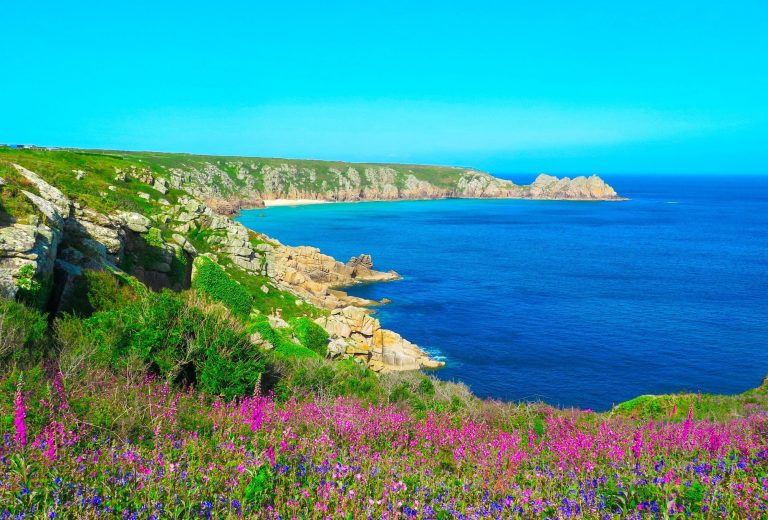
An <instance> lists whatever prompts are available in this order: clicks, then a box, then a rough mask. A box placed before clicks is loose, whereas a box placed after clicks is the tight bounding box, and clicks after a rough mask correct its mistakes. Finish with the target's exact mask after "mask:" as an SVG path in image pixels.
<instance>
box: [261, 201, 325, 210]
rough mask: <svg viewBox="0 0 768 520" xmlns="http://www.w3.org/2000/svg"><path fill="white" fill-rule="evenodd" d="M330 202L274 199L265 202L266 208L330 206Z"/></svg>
mask: <svg viewBox="0 0 768 520" xmlns="http://www.w3.org/2000/svg"><path fill="white" fill-rule="evenodd" d="M330 202H331V201H329V200H317V199H272V200H266V199H265V200H264V207H266V208H271V207H279V206H306V205H309V204H330Z"/></svg>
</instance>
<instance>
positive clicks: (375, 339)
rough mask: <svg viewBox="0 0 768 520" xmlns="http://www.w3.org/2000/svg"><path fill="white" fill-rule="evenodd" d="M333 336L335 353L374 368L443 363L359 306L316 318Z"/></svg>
mask: <svg viewBox="0 0 768 520" xmlns="http://www.w3.org/2000/svg"><path fill="white" fill-rule="evenodd" d="M315 322H316V323H318V324H319V325H320V326H322V327H323V328H324V329H325V330H326V331H328V334H329V335H330V337H331V343H330V345H329V353H330V355H331V356H332V357H338V358H350V357H351V358H354V359H355V360H358V361H360V362H362V363H364V364H365V365H367V366H368V367H370V368H371V369H372V370H374V371H375V372H392V371H402V370H418V369H420V368H439V367H441V366H443V365H444V363H443V362H441V361H435V360H433V359H431V358H430V357H429V354H427V353H426V352H424V351H423V350H421V349H420V348H419V347H417V346H416V345H414V344H413V343H411V342H409V341H408V340H406V339H404V338H403V337H402V336H400V334H397V333H396V332H393V331H391V330H387V329H384V328H382V327H381V323H379V320H377V319H376V318H374V317H373V316H371V311H370V310H367V309H362V308H360V307H351V306H350V307H344V308H341V309H335V310H334V311H333V312H331V314H330V316H327V317H322V318H317V319H316V320H315Z"/></svg>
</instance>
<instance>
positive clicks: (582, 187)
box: [530, 174, 621, 200]
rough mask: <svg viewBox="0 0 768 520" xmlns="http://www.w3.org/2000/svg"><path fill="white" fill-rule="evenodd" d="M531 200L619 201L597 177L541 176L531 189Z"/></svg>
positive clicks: (611, 190) (613, 191)
mask: <svg viewBox="0 0 768 520" xmlns="http://www.w3.org/2000/svg"><path fill="white" fill-rule="evenodd" d="M530 198H533V199H557V200H618V199H620V198H621V197H619V196H618V194H617V193H616V191H615V190H614V189H613V188H612V187H610V186H609V185H608V184H606V183H605V181H604V180H603V179H601V178H600V177H598V176H597V175H592V176H590V177H583V176H582V177H575V178H573V179H570V178H568V177H563V178H562V179H558V178H557V177H553V176H552V175H546V174H541V175H539V176H538V177H536V180H535V181H533V184H531V187H530Z"/></svg>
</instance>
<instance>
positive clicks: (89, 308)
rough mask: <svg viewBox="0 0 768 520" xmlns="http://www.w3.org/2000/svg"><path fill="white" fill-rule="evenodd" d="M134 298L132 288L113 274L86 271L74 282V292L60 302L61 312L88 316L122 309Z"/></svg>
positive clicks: (134, 292) (135, 296) (135, 295)
mask: <svg viewBox="0 0 768 520" xmlns="http://www.w3.org/2000/svg"><path fill="white" fill-rule="evenodd" d="M136 298H137V293H136V290H135V289H134V287H133V286H132V285H131V284H130V283H129V282H128V281H126V280H123V279H121V278H119V277H118V276H117V275H115V274H114V273H111V272H109V271H93V270H86V271H84V272H83V275H82V276H80V277H79V278H78V279H77V281H76V282H75V288H74V291H73V292H72V293H71V294H70V295H69V296H68V297H67V299H66V301H63V302H62V305H61V312H69V313H74V314H78V315H81V316H88V315H90V314H93V313H94V312H98V311H105V310H110V309H114V308H116V307H122V306H124V305H126V304H128V303H130V302H132V301H135V300H136Z"/></svg>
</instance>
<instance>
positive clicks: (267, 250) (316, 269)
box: [0, 167, 441, 371]
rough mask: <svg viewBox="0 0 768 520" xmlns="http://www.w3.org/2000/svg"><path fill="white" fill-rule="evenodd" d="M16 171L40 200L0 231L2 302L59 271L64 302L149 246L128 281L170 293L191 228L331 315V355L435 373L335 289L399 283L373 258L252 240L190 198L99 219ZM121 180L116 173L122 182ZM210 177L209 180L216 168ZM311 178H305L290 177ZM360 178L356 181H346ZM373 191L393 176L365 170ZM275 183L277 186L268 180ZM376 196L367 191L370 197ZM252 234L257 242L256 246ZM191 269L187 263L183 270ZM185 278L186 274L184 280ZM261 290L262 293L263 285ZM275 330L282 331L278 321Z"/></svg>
mask: <svg viewBox="0 0 768 520" xmlns="http://www.w3.org/2000/svg"><path fill="white" fill-rule="evenodd" d="M18 169H19V171H20V173H21V174H22V175H24V176H25V177H27V179H28V180H29V181H30V182H31V183H32V184H33V185H34V186H35V188H36V189H37V191H38V193H39V195H38V194H36V193H32V192H31V191H30V192H25V194H26V196H27V197H28V198H29V200H30V201H31V202H32V203H33V204H34V205H35V207H36V208H37V211H38V216H30V218H29V220H28V221H27V222H24V223H12V224H11V225H8V226H6V227H3V228H2V229H0V294H2V295H3V296H6V297H12V296H14V295H15V294H16V292H17V291H18V286H19V279H20V273H21V271H22V269H24V266H31V267H32V269H33V271H34V274H35V276H36V277H37V278H38V279H40V280H51V279H52V277H53V273H54V270H56V271H57V285H58V281H59V280H60V281H61V284H60V285H61V288H60V289H61V290H60V291H59V294H60V295H64V296H66V294H67V293H68V291H70V290H71V288H72V287H73V286H74V281H75V280H76V279H77V277H79V276H80V275H81V274H82V272H83V270H84V269H101V268H103V267H104V266H106V265H111V266H117V265H122V264H121V261H122V260H123V259H125V257H126V255H132V254H134V253H135V252H136V251H142V250H144V249H145V248H147V247H151V248H152V255H151V262H145V263H144V264H143V265H135V266H134V267H133V268H132V271H131V273H132V274H134V275H135V276H137V277H138V278H139V279H140V280H142V281H143V282H144V283H145V284H147V285H148V286H149V287H152V288H155V289H160V288H163V287H169V286H171V281H170V278H169V273H170V272H171V269H172V266H171V264H172V261H173V258H174V256H179V255H182V254H186V255H188V258H194V257H195V256H197V249H196V248H195V246H194V245H193V244H192V243H191V242H190V241H189V240H188V239H187V238H186V237H185V236H184V235H183V234H182V233H184V232H187V231H190V230H193V229H195V230H199V229H205V230H207V231H210V232H211V233H210V234H209V236H208V238H207V242H208V244H209V245H210V246H211V248H212V249H213V252H212V253H206V255H207V256H209V257H211V258H212V259H214V261H216V260H217V258H222V257H228V258H229V259H230V260H231V261H232V262H233V263H234V264H236V265H238V266H240V267H241V268H243V269H245V270H246V271H248V272H251V273H253V274H258V275H264V276H268V277H270V278H271V279H272V280H273V282H274V283H275V284H276V285H277V286H278V287H279V288H280V289H282V290H285V291H288V292H290V293H292V294H294V295H295V296H296V297H297V300H298V301H307V302H311V303H313V304H314V305H317V306H320V307H323V308H326V309H331V310H332V314H331V315H330V316H329V317H328V318H325V319H322V320H319V322H320V323H321V325H322V326H323V327H325V328H326V329H327V330H328V331H329V333H330V334H331V337H332V341H331V344H330V345H329V351H330V352H331V355H332V356H334V357H354V358H355V359H357V360H358V361H360V362H363V363H365V364H366V365H367V366H369V367H371V368H372V369H373V370H376V371H393V370H417V369H419V368H424V367H427V368H432V367H437V366H441V363H438V362H435V361H433V360H431V359H430V358H429V356H428V355H427V354H426V353H425V352H424V351H422V350H421V349H419V348H418V347H417V346H416V345H414V344H412V343H410V342H409V341H407V340H405V339H404V338H402V337H401V336H400V335H399V334H397V333H395V332H392V331H389V330H386V329H382V328H381V324H380V323H379V321H378V320H377V319H375V318H374V317H373V316H371V312H370V311H368V310H366V309H363V308H361V306H363V305H370V304H373V303H375V302H370V301H368V300H363V299H360V298H356V297H352V296H349V295H347V294H346V293H345V292H344V291H342V290H339V289H337V288H338V287H341V286H346V285H351V284H354V283H357V282H361V281H387V280H395V279H397V278H398V275H397V273H395V272H394V271H390V272H386V273H385V272H381V271H377V270H375V269H374V267H373V259H372V258H371V256H370V255H367V254H362V255H360V256H357V257H353V258H352V259H350V261H349V262H347V263H346V264H344V263H342V262H339V261H337V260H336V259H334V258H333V257H330V256H328V255H325V254H323V253H321V252H320V250H318V249H317V248H313V247H305V246H302V247H291V246H285V245H283V244H281V243H279V242H277V241H275V240H272V239H269V238H268V237H265V236H263V235H254V234H252V233H249V231H248V230H247V229H246V228H245V227H244V226H242V225H241V224H239V223H237V222H234V221H233V220H231V219H229V218H227V217H225V216H222V215H220V214H217V213H216V212H215V211H213V210H212V209H211V208H210V207H208V206H207V205H206V204H204V203H203V202H201V201H200V200H198V199H195V198H193V197H181V198H179V199H178V202H177V204H175V205H170V204H168V206H167V208H166V209H164V210H163V212H161V213H159V214H156V215H153V218H152V219H150V218H148V217H146V216H144V215H141V214H139V213H134V212H126V211H120V212H115V213H114V214H112V215H104V214H101V213H98V212H95V211H93V210H91V209H88V208H82V207H80V206H79V205H78V204H77V202H75V201H70V200H68V199H67V198H66V197H65V196H64V195H63V194H62V193H61V192H60V191H59V190H58V189H56V188H54V187H53V186H50V185H49V184H48V183H46V182H45V181H44V180H43V179H41V178H40V177H39V176H37V175H36V174H34V173H33V172H30V171H29V170H26V169H24V168H21V167H18ZM123 173H125V172H118V174H120V175H122V174H123ZM208 174H210V175H214V174H215V172H214V171H213V170H210V171H208ZM296 174H297V175H299V174H302V175H304V174H307V175H308V174H311V172H300V171H297V172H296ZM130 175H131V176H133V177H139V176H140V177H141V178H142V179H143V181H145V182H146V183H148V184H150V185H152V186H154V185H155V184H157V180H156V179H154V178H152V177H151V176H150V175H149V173H148V172H146V171H141V172H139V171H134V170H133V169H132V170H131V172H130ZM345 175H346V176H348V177H349V178H352V179H357V180H359V177H360V173H359V172H356V171H354V170H353V169H350V171H347V172H346V173H345ZM363 175H365V176H366V178H367V179H368V182H370V183H372V184H374V185H376V186H377V187H376V188H375V189H376V190H383V191H382V192H386V193H394V192H391V191H390V190H389V188H387V187H386V186H387V183H388V182H389V181H390V180H392V178H391V176H392V175H393V174H392V172H387V171H386V169H370V170H369V169H367V170H365V172H364V174H363ZM274 182H275V183H278V179H277V178H275V179H274ZM410 189H412V190H414V191H413V193H417V192H418V193H419V194H420V196H421V195H423V194H425V193H426V194H429V193H431V192H429V189H430V188H428V187H427V186H423V185H421V184H419V183H418V182H414V183H412V184H411V188H410ZM371 193H373V192H371ZM156 223H163V224H167V225H169V226H171V227H172V228H173V227H175V229H177V230H178V231H179V233H175V234H173V235H172V240H171V242H169V243H165V242H162V243H161V244H157V243H156V240H157V239H158V237H157V236H155V237H154V241H155V242H154V245H152V244H149V240H148V238H147V234H148V233H149V232H150V230H151V229H152V228H153V226H154V225H155V224H156ZM254 236H255V237H256V238H255V239H254ZM190 265H193V262H190ZM189 274H190V275H191V273H189ZM264 289H266V291H267V292H268V290H269V289H268V288H266V286H265V287H264ZM275 325H276V326H279V325H285V324H284V323H282V324H280V323H276V324H275Z"/></svg>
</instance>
